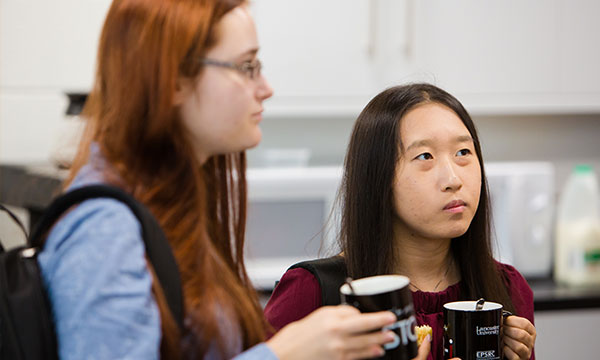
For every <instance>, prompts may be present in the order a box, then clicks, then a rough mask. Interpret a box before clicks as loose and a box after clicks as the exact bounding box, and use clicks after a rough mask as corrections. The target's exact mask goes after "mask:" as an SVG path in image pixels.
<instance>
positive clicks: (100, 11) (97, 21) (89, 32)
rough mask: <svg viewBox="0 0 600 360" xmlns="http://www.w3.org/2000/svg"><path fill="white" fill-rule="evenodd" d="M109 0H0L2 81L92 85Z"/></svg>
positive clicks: (43, 85)
mask: <svg viewBox="0 0 600 360" xmlns="http://www.w3.org/2000/svg"><path fill="white" fill-rule="evenodd" d="M109 4H110V0H85V1H82V0H55V1H47V0H29V1H22V0H0V53H1V54H2V55H1V56H2V58H1V61H0V86H1V87H3V88H11V89H14V88H38V89H39V88H43V89H49V88H52V89H65V90H84V91H87V90H89V88H90V87H91V83H92V79H93V76H94V69H95V63H96V61H95V60H96V51H97V43H98V38H99V36H100V30H101V28H102V24H103V21H104V17H105V16H106V12H107V10H108V6H109Z"/></svg>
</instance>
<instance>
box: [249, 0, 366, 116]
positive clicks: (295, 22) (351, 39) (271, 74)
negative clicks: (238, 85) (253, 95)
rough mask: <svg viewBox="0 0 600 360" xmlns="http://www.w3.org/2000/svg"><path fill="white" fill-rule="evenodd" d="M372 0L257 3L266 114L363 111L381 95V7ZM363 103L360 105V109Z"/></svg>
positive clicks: (273, 0) (264, 0) (257, 0)
mask: <svg viewBox="0 0 600 360" xmlns="http://www.w3.org/2000/svg"><path fill="white" fill-rule="evenodd" d="M372 3H373V4H374V2H372V1H370V0H354V1H346V0H327V1H322V0H304V1H283V0H254V1H252V2H251V4H252V5H251V6H252V12H253V14H254V15H255V19H256V24H257V29H258V35H259V42H260V44H261V51H260V57H261V59H262V60H263V63H264V74H265V76H266V77H267V79H268V80H269V81H270V82H271V84H272V85H273V88H274V89H275V96H274V98H273V99H272V100H269V102H270V103H269V105H268V106H267V110H268V111H269V112H271V113H273V109H274V110H275V111H277V110H278V109H279V110H281V112H282V113H290V112H294V113H296V114H297V113H306V112H318V113H322V112H328V111H333V112H336V111H340V110H341V111H342V112H343V111H344V110H343V109H349V108H352V109H353V110H357V109H360V108H361V107H362V106H364V105H365V101H366V100H368V98H369V97H370V96H371V95H372V93H373V91H375V90H376V84H375V78H374V75H373V73H374V71H375V70H374V67H373V63H374V61H375V59H376V56H375V55H374V54H375V51H376V49H375V47H376V42H377V38H376V33H375V31H376V29H375V27H376V25H377V24H376V22H377V14H375V11H376V8H375V7H374V6H373V4H372ZM357 101H358V105H357Z"/></svg>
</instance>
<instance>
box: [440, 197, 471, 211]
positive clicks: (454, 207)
mask: <svg viewBox="0 0 600 360" xmlns="http://www.w3.org/2000/svg"><path fill="white" fill-rule="evenodd" d="M466 206H467V204H466V203H465V202H464V201H462V200H452V201H450V202H449V203H448V204H446V206H444V209H443V210H444V211H447V212H450V213H453V214H456V213H461V212H463V211H464V210H465V207H466Z"/></svg>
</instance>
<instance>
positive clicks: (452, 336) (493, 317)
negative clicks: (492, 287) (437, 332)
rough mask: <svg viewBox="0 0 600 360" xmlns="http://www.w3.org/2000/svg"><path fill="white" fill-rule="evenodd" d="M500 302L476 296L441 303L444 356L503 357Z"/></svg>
mask: <svg viewBox="0 0 600 360" xmlns="http://www.w3.org/2000/svg"><path fill="white" fill-rule="evenodd" d="M502 315H503V312H502V304H498V303H495V302H490V301H485V300H484V299H479V300H477V301H456V302H451V303H447V304H444V359H451V358H453V357H459V358H461V359H462V360H500V359H502V339H501V337H500V328H501V326H502V319H503V317H502Z"/></svg>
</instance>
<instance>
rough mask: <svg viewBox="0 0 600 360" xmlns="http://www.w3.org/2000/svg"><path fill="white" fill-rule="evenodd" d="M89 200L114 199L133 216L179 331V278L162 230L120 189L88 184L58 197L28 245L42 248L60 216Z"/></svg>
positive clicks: (135, 201) (144, 209)
mask: <svg viewBox="0 0 600 360" xmlns="http://www.w3.org/2000/svg"><path fill="white" fill-rule="evenodd" d="M93 198H112V199H115V200H118V201H120V202H122V203H124V204H125V205H127V206H128V207H129V209H131V211H132V212H133V214H134V215H135V216H136V218H137V219H138V221H139V222H140V225H141V228H142V239H143V240H144V246H145V248H146V255H147V256H148V259H149V260H150V262H151V263H152V266H153V267H154V269H155V271H156V277H157V278H158V281H159V282H160V284H161V286H162V288H163V290H164V292H165V298H166V301H167V304H168V305H169V309H170V310H171V313H172V314H173V317H174V318H175V321H176V322H177V324H178V325H179V328H180V329H183V292H182V288H181V278H180V276H179V268H178V267H177V262H176V261H175V257H174V256H173V252H172V251H171V246H170V245H169V243H168V241H167V238H166V236H165V234H164V232H163V230H162V228H161V227H160V225H159V224H158V222H157V221H156V219H155V218H154V216H153V215H152V214H151V213H150V211H149V210H148V209H147V208H146V207H145V206H143V205H142V204H141V203H140V202H138V201H137V200H135V199H134V198H133V197H132V196H131V195H129V194H127V193H126V192H124V191H123V190H121V189H119V188H117V187H114V186H108V185H90V186H85V187H82V188H78V189H75V190H72V191H69V192H67V193H65V194H63V195H61V196H60V197H58V198H56V199H55V200H54V201H53V202H52V203H51V204H50V206H49V207H48V208H47V209H46V211H45V212H44V215H43V216H42V218H41V219H40V220H39V222H38V224H37V225H36V226H35V228H34V229H33V232H32V234H31V237H30V240H29V243H30V245H31V246H32V247H35V248H38V249H43V248H44V243H45V241H46V234H47V232H48V230H50V227H51V226H52V225H53V224H54V223H55V222H56V221H57V220H58V219H59V218H60V216H61V215H62V214H63V213H64V212H65V211H66V210H67V209H69V208H70V207H71V206H73V205H76V204H79V203H81V202H83V201H84V200H88V199H93Z"/></svg>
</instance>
